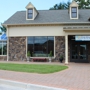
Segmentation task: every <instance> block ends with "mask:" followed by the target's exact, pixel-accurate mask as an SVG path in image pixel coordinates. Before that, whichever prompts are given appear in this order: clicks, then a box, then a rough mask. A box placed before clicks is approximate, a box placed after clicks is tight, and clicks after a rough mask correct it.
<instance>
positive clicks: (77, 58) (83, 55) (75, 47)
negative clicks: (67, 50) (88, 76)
mask: <svg viewBox="0 0 90 90" xmlns="http://www.w3.org/2000/svg"><path fill="white" fill-rule="evenodd" d="M71 62H88V59H87V44H85V42H73V43H72V46H71Z"/></svg>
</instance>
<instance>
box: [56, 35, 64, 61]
mask: <svg viewBox="0 0 90 90" xmlns="http://www.w3.org/2000/svg"><path fill="white" fill-rule="evenodd" d="M61 54H62V55H63V56H64V59H65V36H56V37H55V56H56V57H55V60H58V61H59V58H60V55H61Z"/></svg>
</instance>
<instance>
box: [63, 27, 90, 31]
mask: <svg viewBox="0 0 90 90" xmlns="http://www.w3.org/2000/svg"><path fill="white" fill-rule="evenodd" d="M63 31H65V32H90V26H66V27H64V28H63Z"/></svg>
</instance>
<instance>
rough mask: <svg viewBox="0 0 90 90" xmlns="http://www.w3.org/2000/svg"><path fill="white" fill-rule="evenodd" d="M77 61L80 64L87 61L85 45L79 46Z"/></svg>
mask: <svg viewBox="0 0 90 90" xmlns="http://www.w3.org/2000/svg"><path fill="white" fill-rule="evenodd" d="M79 59H80V61H81V62H86V61H87V45H86V44H80V45H79Z"/></svg>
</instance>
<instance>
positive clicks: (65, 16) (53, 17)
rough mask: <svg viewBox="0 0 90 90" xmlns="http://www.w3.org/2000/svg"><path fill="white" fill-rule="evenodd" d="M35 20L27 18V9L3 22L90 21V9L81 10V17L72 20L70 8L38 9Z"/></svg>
mask: <svg viewBox="0 0 90 90" xmlns="http://www.w3.org/2000/svg"><path fill="white" fill-rule="evenodd" d="M38 12H39V14H38V16H37V17H36V18H35V19H34V20H26V11H18V12H16V13H15V14H14V15H12V16H11V17H10V18H9V19H8V20H6V21H5V22H4V23H3V24H7V25H9V24H40V23H41V24H46V23H51V24H52V23H53V24H54V23H90V21H88V18H90V9H83V10H79V19H76V20H75V19H74V20H71V19H70V16H69V13H68V10H38Z"/></svg>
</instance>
